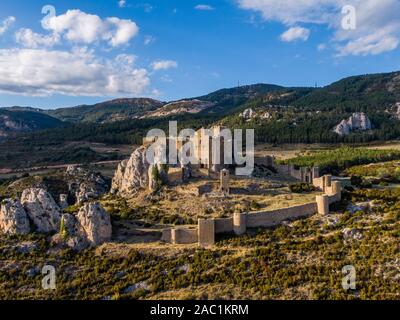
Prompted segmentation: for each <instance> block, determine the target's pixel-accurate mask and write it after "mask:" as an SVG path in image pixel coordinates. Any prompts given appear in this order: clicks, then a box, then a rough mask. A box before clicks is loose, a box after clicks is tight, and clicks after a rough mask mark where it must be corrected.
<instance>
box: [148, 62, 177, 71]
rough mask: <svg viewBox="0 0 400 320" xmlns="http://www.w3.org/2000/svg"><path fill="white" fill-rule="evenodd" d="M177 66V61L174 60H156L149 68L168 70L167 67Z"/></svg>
mask: <svg viewBox="0 0 400 320" xmlns="http://www.w3.org/2000/svg"><path fill="white" fill-rule="evenodd" d="M177 67H178V63H177V62H176V61H174V60H157V61H154V62H153V63H152V64H151V68H152V69H153V70H154V71H159V70H168V69H171V68H177Z"/></svg>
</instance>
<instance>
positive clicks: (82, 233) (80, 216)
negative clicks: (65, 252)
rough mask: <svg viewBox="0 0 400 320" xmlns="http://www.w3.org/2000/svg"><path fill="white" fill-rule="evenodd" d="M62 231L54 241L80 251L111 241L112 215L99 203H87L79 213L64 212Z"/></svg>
mask: <svg viewBox="0 0 400 320" xmlns="http://www.w3.org/2000/svg"><path fill="white" fill-rule="evenodd" d="M61 220H62V222H61V227H60V233H59V234H57V235H56V236H54V237H53V239H52V240H53V242H55V243H58V244H63V245H67V246H68V247H70V248H72V249H74V250H77V251H80V250H83V249H86V248H89V247H95V246H98V245H100V244H102V243H104V242H107V241H110V239H111V233H112V227H111V219H110V215H109V214H108V213H107V212H106V211H105V210H104V209H103V208H102V207H101V205H100V204H99V203H86V204H85V205H84V206H83V207H82V208H81V209H80V210H79V212H78V213H77V214H69V213H64V214H63V215H62V218H61Z"/></svg>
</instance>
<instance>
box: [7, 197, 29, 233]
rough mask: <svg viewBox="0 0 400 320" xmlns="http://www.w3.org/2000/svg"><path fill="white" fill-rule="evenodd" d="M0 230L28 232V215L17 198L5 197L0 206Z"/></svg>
mask: <svg viewBox="0 0 400 320" xmlns="http://www.w3.org/2000/svg"><path fill="white" fill-rule="evenodd" d="M0 232H2V233H5V234H10V235H12V234H28V233H29V232H30V223H29V219H28V215H27V214H26V211H25V209H24V208H23V207H22V204H21V202H20V201H19V200H11V199H6V200H4V201H3V203H2V204H1V208H0Z"/></svg>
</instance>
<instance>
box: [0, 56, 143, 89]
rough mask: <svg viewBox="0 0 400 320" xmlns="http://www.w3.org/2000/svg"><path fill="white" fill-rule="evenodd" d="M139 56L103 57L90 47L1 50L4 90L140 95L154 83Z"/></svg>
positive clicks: (1, 86) (0, 78)
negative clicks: (137, 63)
mask: <svg viewBox="0 0 400 320" xmlns="http://www.w3.org/2000/svg"><path fill="white" fill-rule="evenodd" d="M134 61H135V58H134V56H129V55H119V56H118V57H117V58H116V59H113V60H110V59H102V58H99V57H97V56H95V55H94V54H93V52H91V51H88V50H86V49H76V50H75V51H72V52H69V51H56V50H53V51H50V50H45V49H0V91H1V92H4V93H11V94H23V95H42V96H46V95H52V94H64V95H74V96H83V95H88V96H107V95H114V96H115V95H139V94H142V93H143V92H145V91H146V90H147V89H148V86H149V85H150V79H149V75H148V72H147V70H145V69H142V68H135V66H134Z"/></svg>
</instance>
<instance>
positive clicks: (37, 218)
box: [21, 188, 61, 233]
mask: <svg viewBox="0 0 400 320" xmlns="http://www.w3.org/2000/svg"><path fill="white" fill-rule="evenodd" d="M21 203H22V205H23V206H24V208H25V210H26V212H27V214H28V216H29V218H30V219H31V220H32V222H33V223H34V225H35V227H36V231H37V232H39V233H50V232H55V231H58V230H59V227H60V221H61V209H60V207H59V206H58V205H57V204H56V202H55V201H54V199H53V197H52V196H51V195H50V193H48V192H47V191H46V190H44V189H40V188H30V189H26V190H24V191H23V192H22V196H21Z"/></svg>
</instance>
